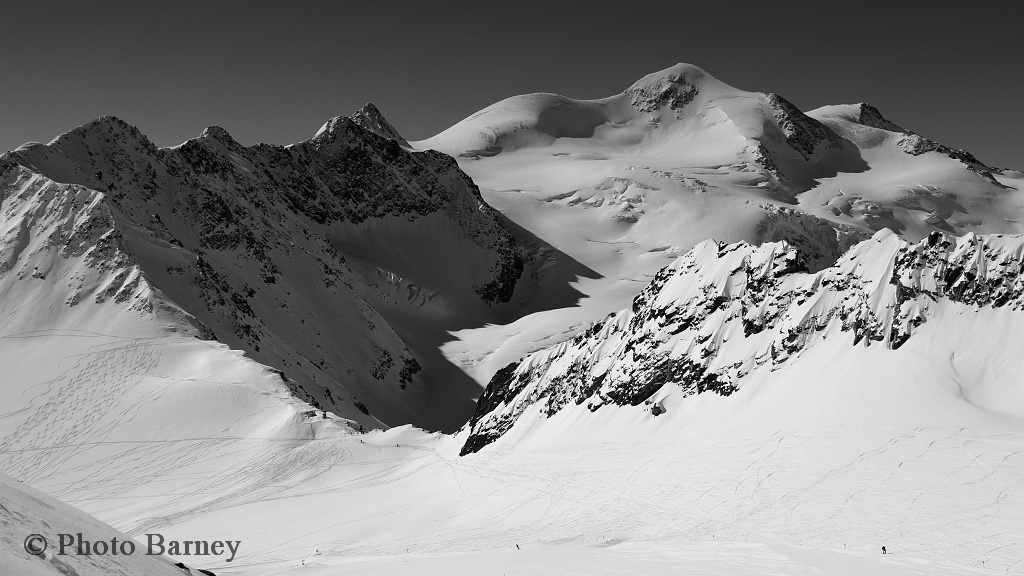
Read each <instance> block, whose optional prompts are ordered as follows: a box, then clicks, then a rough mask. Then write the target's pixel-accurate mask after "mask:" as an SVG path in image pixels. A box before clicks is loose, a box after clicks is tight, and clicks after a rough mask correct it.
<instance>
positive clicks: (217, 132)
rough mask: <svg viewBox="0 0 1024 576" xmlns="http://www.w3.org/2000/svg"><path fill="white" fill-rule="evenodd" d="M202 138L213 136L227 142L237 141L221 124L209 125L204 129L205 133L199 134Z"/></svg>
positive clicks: (233, 142)
mask: <svg viewBox="0 0 1024 576" xmlns="http://www.w3.org/2000/svg"><path fill="white" fill-rule="evenodd" d="M199 137H200V138H212V139H214V140H218V141H220V142H223V143H225V144H235V143H236V141H235V139H234V138H232V137H231V134H229V133H228V131H227V130H225V129H223V128H221V127H220V126H207V127H206V128H204V129H203V133H202V134H200V135H199Z"/></svg>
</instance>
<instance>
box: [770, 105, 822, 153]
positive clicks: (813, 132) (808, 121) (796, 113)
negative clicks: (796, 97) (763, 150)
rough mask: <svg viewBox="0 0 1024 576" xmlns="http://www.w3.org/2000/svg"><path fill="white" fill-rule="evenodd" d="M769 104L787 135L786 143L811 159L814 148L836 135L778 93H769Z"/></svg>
mask: <svg viewBox="0 0 1024 576" xmlns="http://www.w3.org/2000/svg"><path fill="white" fill-rule="evenodd" d="M768 104H769V105H771V107H772V110H773V112H774V114H775V121H776V122H777V123H778V124H779V128H781V129H782V132H783V133H784V134H785V135H786V143H788V144H789V145H790V146H792V147H793V149H794V150H796V151H797V152H799V153H800V155H801V156H803V157H804V159H805V160H809V159H810V157H811V155H812V154H813V153H814V149H815V148H816V147H817V146H818V144H820V143H821V142H824V141H826V140H829V139H831V138H832V137H833V136H834V135H833V134H832V133H831V131H830V130H829V129H828V128H827V127H825V125H824V124H822V123H821V122H818V121H817V120H815V119H814V118H811V117H810V116H808V115H807V114H804V113H803V111H801V110H800V109H799V108H797V107H796V106H795V105H794V104H793V103H792V102H790V101H789V100H786V99H785V98H783V97H782V96H779V95H778V94H774V93H771V94H768Z"/></svg>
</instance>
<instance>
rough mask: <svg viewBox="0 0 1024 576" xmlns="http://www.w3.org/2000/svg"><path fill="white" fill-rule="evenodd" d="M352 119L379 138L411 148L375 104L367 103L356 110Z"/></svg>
mask: <svg viewBox="0 0 1024 576" xmlns="http://www.w3.org/2000/svg"><path fill="white" fill-rule="evenodd" d="M350 118H351V119H352V121H353V122H355V123H356V124H357V125H358V126H360V127H362V128H364V129H366V130H369V131H370V132H373V133H374V134H376V135H378V136H381V137H384V138H390V139H391V140H394V141H395V142H398V143H399V144H401V145H402V146H405V147H407V148H408V147H409V142H408V141H407V140H406V139H405V138H403V137H402V135H401V134H399V133H398V130H396V129H395V127H394V126H392V125H391V123H390V122H388V121H387V119H385V118H384V115H383V114H381V112H380V110H378V109H377V107H376V106H374V105H373V103H367V104H366V105H365V106H363V107H362V108H360V109H359V110H356V112H355V113H354V114H352V116H350Z"/></svg>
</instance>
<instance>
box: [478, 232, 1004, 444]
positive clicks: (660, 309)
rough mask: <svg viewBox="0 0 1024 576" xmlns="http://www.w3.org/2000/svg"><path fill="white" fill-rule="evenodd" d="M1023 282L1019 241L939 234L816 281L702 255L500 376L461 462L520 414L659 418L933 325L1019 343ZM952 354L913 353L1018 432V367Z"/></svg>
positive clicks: (742, 260) (798, 260)
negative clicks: (681, 403)
mask: <svg viewBox="0 0 1024 576" xmlns="http://www.w3.org/2000/svg"><path fill="white" fill-rule="evenodd" d="M1022 268H1024V238H1022V237H1020V236H1012V237H1003V236H976V235H974V234H969V235H967V236H964V237H961V238H950V237H945V236H943V235H941V234H939V233H934V234H932V235H930V236H929V237H928V238H927V239H925V240H922V241H921V242H919V243H916V244H911V243H907V242H905V241H903V240H900V239H899V238H898V237H897V236H895V235H894V234H893V233H892V232H891V231H889V230H883V231H880V232H878V233H877V234H876V235H875V236H874V237H873V238H872V239H871V240H868V241H864V242H861V243H860V244H858V245H856V246H855V247H854V248H852V249H851V250H850V251H849V252H848V253H847V254H846V255H844V256H843V257H842V258H841V259H839V261H838V262H837V263H836V264H835V265H834V266H832V267H830V268H827V269H824V270H822V271H819V272H816V273H807V272H805V271H804V270H806V267H805V266H804V264H803V262H802V257H801V255H800V253H799V252H798V251H796V250H794V249H792V248H791V247H789V246H788V245H787V244H786V243H784V242H783V243H765V244H762V245H761V246H756V247H755V246H751V245H749V244H745V243H740V244H731V245H725V244H719V243H717V242H714V241H707V242H704V243H702V244H700V245H699V246H697V247H696V248H694V249H693V250H691V251H690V252H689V253H687V254H686V255H685V256H683V257H681V258H679V259H678V260H676V261H675V262H673V263H672V264H671V265H669V266H667V267H665V268H664V269H663V270H662V271H661V272H659V273H658V275H657V276H655V278H654V280H653V281H652V282H651V283H650V285H648V286H647V287H646V288H645V289H644V290H643V291H642V292H641V293H640V294H639V295H638V296H637V297H636V299H634V301H633V306H632V308H631V309H629V310H624V311H622V312H618V313H614V314H612V315H610V316H609V317H607V318H605V319H604V320H602V321H599V322H597V323H595V324H594V325H592V326H590V327H589V328H588V329H587V330H586V331H584V332H583V333H581V334H579V335H578V336H576V337H575V338H574V339H572V340H571V341H567V342H563V343H561V344H559V345H557V346H554V347H551V348H549V349H546V350H542V351H539V352H535V353H533V354H531V355H529V356H527V357H526V358H524V359H523V360H521V361H520V362H517V363H512V364H509V365H508V366H506V367H505V368H503V369H502V370H500V371H499V372H498V373H497V375H495V377H494V378H493V379H492V380H491V382H490V384H488V387H487V390H486V391H485V392H484V395H483V396H482V397H481V399H480V402H479V403H478V404H477V411H476V413H475V414H474V416H473V418H472V420H471V421H470V434H469V437H468V439H467V441H466V444H465V446H464V448H463V450H462V452H463V454H466V453H471V452H474V451H477V450H479V449H480V448H482V447H483V446H485V445H486V444H488V443H490V442H493V441H494V440H496V439H498V438H500V437H502V436H503V435H504V434H505V433H507V432H508V431H509V430H511V429H512V428H513V427H514V426H515V425H516V423H517V421H518V420H519V419H520V418H523V417H524V414H534V413H536V412H538V411H539V412H540V413H542V414H544V415H546V416H549V417H550V416H552V415H554V414H556V413H557V412H559V411H560V410H562V409H564V408H566V407H572V406H579V407H580V408H582V407H583V406H585V407H586V409H587V410H589V411H590V412H594V413H595V416H594V418H600V416H599V414H600V413H601V412H602V408H603V407H604V406H616V405H618V406H638V405H641V404H646V405H647V406H648V407H649V409H650V412H651V414H652V415H653V416H658V415H660V414H661V413H662V412H664V410H665V408H664V406H662V404H661V402H662V401H664V399H665V398H666V397H670V396H676V397H686V396H689V395H694V394H702V393H706V392H713V393H718V394H720V395H723V396H728V395H730V394H732V393H734V392H736V391H737V390H738V389H742V388H743V387H744V386H746V385H747V384H746V383H747V382H750V381H757V380H758V379H759V378H760V379H768V380H773V377H772V376H771V375H770V374H771V373H772V372H775V371H777V370H778V369H779V368H780V367H781V366H783V365H784V364H786V363H792V362H797V360H796V359H797V358H799V357H800V356H801V355H802V354H804V353H806V352H807V351H808V350H809V349H813V348H815V347H819V346H828V347H829V350H832V351H833V353H834V355H835V356H836V357H841V356H843V355H844V352H843V351H837V350H836V349H835V348H836V346H851V347H854V348H855V349H857V350H861V349H868V348H871V347H872V345H874V347H875V348H876V349H877V348H881V349H883V350H898V349H900V348H901V347H903V346H904V345H906V344H907V343H908V341H914V337H915V335H916V334H917V333H918V332H919V331H920V330H921V328H920V327H921V325H923V324H927V323H930V322H936V323H938V324H940V325H942V326H943V331H947V332H951V333H952V336H953V338H952V341H953V342H958V341H959V339H960V338H962V337H963V335H964V334H971V333H974V332H976V331H977V330H978V329H980V328H981V327H982V326H984V327H985V329H986V330H988V331H989V332H990V333H991V334H997V335H998V337H999V340H1000V341H1001V342H1019V341H1020V339H1022V338H1024V333H1022V332H1021V328H1020V326H1021V324H1020V321H1021V319H1024V274H1022ZM970 311H975V312H970ZM987 311H993V312H998V314H986V313H985V312H987ZM964 314H967V318H961V317H960V316H963V315H964ZM826 340H828V342H827V344H826V342H825V341H826ZM947 341H948V339H947V338H944V337H941V336H935V335H932V336H931V340H928V339H925V342H924V343H923V344H918V343H917V342H915V344H918V345H919V346H921V347H924V348H930V349H931V351H932V353H933V354H935V355H936V356H937V357H938V358H942V357H943V355H945V354H948V358H949V360H948V361H947V362H948V364H949V366H950V367H951V368H953V369H954V375H955V376H954V380H955V382H956V386H957V387H958V389H959V391H960V395H961V397H962V400H963V401H965V402H967V403H969V404H970V405H972V406H976V407H978V408H980V409H982V410H985V411H990V412H993V413H996V414H1005V415H1007V416H1009V417H1010V418H1016V419H1024V411H1021V410H1019V409H1018V408H1016V407H1017V406H1020V405H1022V404H1021V401H1024V386H1021V383H1020V381H1019V378H1018V376H1019V374H1020V373H1021V372H1022V371H1024V364H1022V363H1021V362H1020V360H1019V358H1016V359H1015V358H1007V357H1002V356H999V355H996V356H992V357H990V356H987V355H986V352H987V351H984V352H980V353H975V354H966V358H965V354H964V346H963V345H962V343H957V344H955V345H952V346H951V348H950V350H949V351H948V352H947V351H946V349H945V347H946V346H947ZM935 363H936V365H937V366H940V367H941V366H942V365H943V364H945V363H946V362H942V361H940V360H938V359H936V362H935ZM906 377H907V378H909V379H913V378H915V376H913V375H911V374H907V375H906ZM774 380H775V381H777V378H775V379H774ZM936 393H937V394H938V393H939V391H938V390H936Z"/></svg>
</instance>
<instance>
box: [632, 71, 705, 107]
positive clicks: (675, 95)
mask: <svg viewBox="0 0 1024 576" xmlns="http://www.w3.org/2000/svg"><path fill="white" fill-rule="evenodd" d="M708 78H711V76H710V75H709V74H708V73H707V72H705V71H703V70H701V69H700V68H698V67H696V66H694V65H692V64H682V63H680V64H676V65H675V66H672V67H671V68H666V69H665V70H662V71H660V72H655V73H653V74H648V75H647V76H644V77H643V78H641V79H640V80H638V81H637V82H636V83H635V84H633V85H632V86H630V87H629V89H628V90H626V93H627V94H628V95H629V96H630V102H631V103H632V104H633V106H634V107H636V109H638V110H640V111H641V112H654V111H655V110H657V109H658V108H661V107H663V106H667V107H669V108H671V109H673V110H678V109H680V108H682V107H683V106H686V105H687V104H689V103H690V102H692V101H693V99H694V97H696V96H697V91H698V89H699V87H700V86H701V84H702V83H703V82H704V81H705V80H706V79H708Z"/></svg>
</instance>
